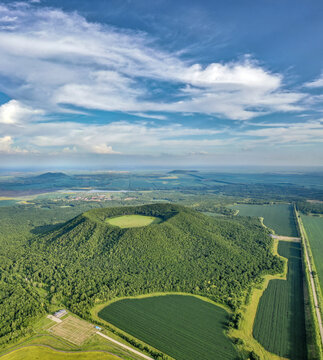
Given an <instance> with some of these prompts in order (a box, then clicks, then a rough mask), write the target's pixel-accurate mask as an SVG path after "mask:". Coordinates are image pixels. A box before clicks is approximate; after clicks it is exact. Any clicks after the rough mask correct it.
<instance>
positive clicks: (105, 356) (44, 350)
mask: <svg viewBox="0 0 323 360" xmlns="http://www.w3.org/2000/svg"><path fill="white" fill-rule="evenodd" d="M1 359H2V360H74V359H75V360H117V359H119V357H117V356H114V355H111V354H109V353H106V352H103V351H102V352H101V351H89V352H79V351H78V352H68V351H57V350H54V349H51V348H49V347H45V346H27V347H23V348H21V349H18V350H14V351H12V352H10V353H9V354H7V355H4V356H2V357H1Z"/></svg>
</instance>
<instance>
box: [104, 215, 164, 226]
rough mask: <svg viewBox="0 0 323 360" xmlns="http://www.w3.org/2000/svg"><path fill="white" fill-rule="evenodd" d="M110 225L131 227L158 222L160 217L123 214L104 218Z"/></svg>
mask: <svg viewBox="0 0 323 360" xmlns="http://www.w3.org/2000/svg"><path fill="white" fill-rule="evenodd" d="M106 221H107V222H108V223H109V224H110V225H114V226H118V227H120V228H132V227H141V226H147V225H150V224H158V223H160V222H161V221H162V219H160V218H157V217H154V216H144V215H123V216H118V217H114V218H110V219H107V220H106Z"/></svg>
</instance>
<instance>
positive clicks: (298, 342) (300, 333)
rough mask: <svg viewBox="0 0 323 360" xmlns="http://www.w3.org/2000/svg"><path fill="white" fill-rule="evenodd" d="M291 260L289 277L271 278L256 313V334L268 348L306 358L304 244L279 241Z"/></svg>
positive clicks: (294, 358) (293, 358)
mask: <svg viewBox="0 0 323 360" xmlns="http://www.w3.org/2000/svg"><path fill="white" fill-rule="evenodd" d="M278 252H279V254H280V255H281V256H283V257H285V258H287V259H288V273H287V281H286V280H272V281H270V282H269V284H268V287H267V289H266V290H265V291H264V293H263V295H262V297H261V299H260V302H259V306H258V309H257V313H256V318H255V323H254V328H253V335H254V337H255V339H256V340H257V341H258V342H259V343H260V344H261V345H263V347H264V348H265V349H267V350H268V351H270V352H273V353H275V354H278V355H280V356H283V357H286V358H289V359H291V360H304V359H306V358H307V350H306V334H305V314H304V296H303V275H302V258H301V245H300V244H299V243H293V242H286V241H280V242H279V245H278Z"/></svg>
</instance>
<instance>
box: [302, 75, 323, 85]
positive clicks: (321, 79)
mask: <svg viewBox="0 0 323 360" xmlns="http://www.w3.org/2000/svg"><path fill="white" fill-rule="evenodd" d="M305 87H308V88H320V87H323V73H322V74H321V75H320V76H319V77H318V78H317V79H315V80H313V81H310V82H307V83H306V84H305Z"/></svg>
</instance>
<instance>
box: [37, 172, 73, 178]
mask: <svg viewBox="0 0 323 360" xmlns="http://www.w3.org/2000/svg"><path fill="white" fill-rule="evenodd" d="M33 178H34V179H44V180H51V179H67V178H70V176H68V175H66V174H64V173H62V172H46V173H44V174H41V175H37V176H34V177H33Z"/></svg>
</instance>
